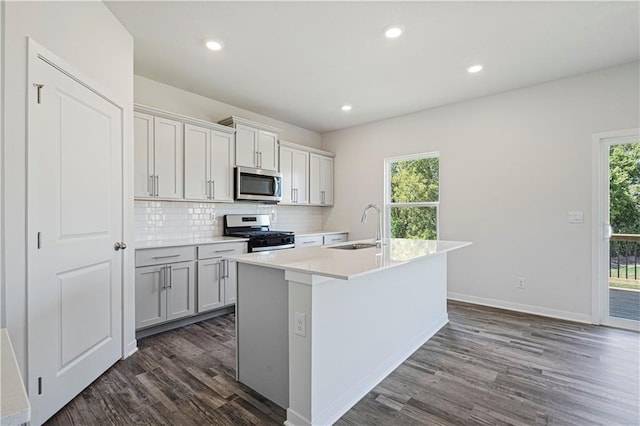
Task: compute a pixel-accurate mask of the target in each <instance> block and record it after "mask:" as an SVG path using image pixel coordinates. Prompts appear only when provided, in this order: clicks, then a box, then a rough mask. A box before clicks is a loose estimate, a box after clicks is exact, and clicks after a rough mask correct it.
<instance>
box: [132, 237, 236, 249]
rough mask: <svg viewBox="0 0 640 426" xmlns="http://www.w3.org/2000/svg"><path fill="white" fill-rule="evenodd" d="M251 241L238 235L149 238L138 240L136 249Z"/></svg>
mask: <svg viewBox="0 0 640 426" xmlns="http://www.w3.org/2000/svg"><path fill="white" fill-rule="evenodd" d="M247 241H249V239H248V238H237V237H222V236H221V237H209V238H180V239H175V240H173V239H172V240H148V241H136V242H135V243H134V245H135V249H136V250H146V249H153V248H164V247H182V246H197V245H204V244H223V243H242V242H247Z"/></svg>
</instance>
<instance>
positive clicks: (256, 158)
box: [254, 151, 260, 167]
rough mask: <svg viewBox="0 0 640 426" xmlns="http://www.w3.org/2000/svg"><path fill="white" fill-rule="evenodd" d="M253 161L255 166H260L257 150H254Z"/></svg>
mask: <svg viewBox="0 0 640 426" xmlns="http://www.w3.org/2000/svg"><path fill="white" fill-rule="evenodd" d="M254 157H255V158H254V163H255V164H256V167H260V163H259V160H258V151H256V153H255V155H254Z"/></svg>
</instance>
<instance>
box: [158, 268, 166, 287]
mask: <svg viewBox="0 0 640 426" xmlns="http://www.w3.org/2000/svg"><path fill="white" fill-rule="evenodd" d="M160 271H162V273H161V274H160V290H164V289H166V288H167V267H166V266H163V267H161V268H160Z"/></svg>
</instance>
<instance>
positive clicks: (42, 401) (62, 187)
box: [27, 55, 123, 425]
mask: <svg viewBox="0 0 640 426" xmlns="http://www.w3.org/2000/svg"><path fill="white" fill-rule="evenodd" d="M61 69H69V68H68V66H67V65H66V64H61V63H58V62H57V60H56V64H55V66H53V65H52V64H50V63H48V62H47V61H45V60H44V59H43V57H42V56H40V55H37V56H36V55H32V56H31V59H30V63H29V73H30V85H31V84H34V85H36V84H37V85H40V87H39V88H36V87H31V90H30V96H31V98H30V99H29V101H28V105H29V106H28V108H29V115H28V117H29V123H28V134H29V136H28V208H27V211H28V230H27V240H28V284H27V291H28V296H27V300H28V388H29V399H30V401H31V405H32V424H36V425H37V424H40V423H41V422H43V421H44V420H46V419H47V418H49V417H50V416H51V415H53V414H54V413H55V412H57V411H58V410H59V409H60V408H61V407H63V406H64V405H65V404H66V403H67V402H69V401H70V400H71V399H72V398H73V397H74V396H76V395H77V394H78V393H79V392H80V391H82V389H84V388H85V387H86V386H87V385H89V384H90V383H91V382H92V381H93V380H95V379H96V378H97V377H98V376H99V375H100V374H102V373H103V372H104V371H105V370H106V369H108V368H109V367H110V366H111V365H112V364H113V363H115V362H116V361H117V360H118V358H119V357H120V354H121V353H122V350H121V346H122V339H121V335H122V327H121V322H122V298H121V292H122V285H121V284H122V253H121V252H120V251H115V249H114V243H115V242H119V241H122V233H123V224H122V193H123V189H122V142H123V136H122V110H121V109H120V108H119V107H117V106H116V105H114V104H113V103H111V102H109V101H107V100H106V99H105V98H104V97H102V96H101V95H99V94H98V93H97V92H96V91H94V90H93V89H90V88H89V86H87V85H85V84H84V83H80V81H81V80H79V79H77V77H72V76H71V75H70V74H67V73H66V72H62V71H61Z"/></svg>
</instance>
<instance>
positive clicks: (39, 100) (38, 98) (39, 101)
mask: <svg viewBox="0 0 640 426" xmlns="http://www.w3.org/2000/svg"><path fill="white" fill-rule="evenodd" d="M33 86H34V87H35V88H36V90H37V91H38V97H37V100H38V103H42V102H41V101H42V88H43V87H44V84H38V83H33Z"/></svg>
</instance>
